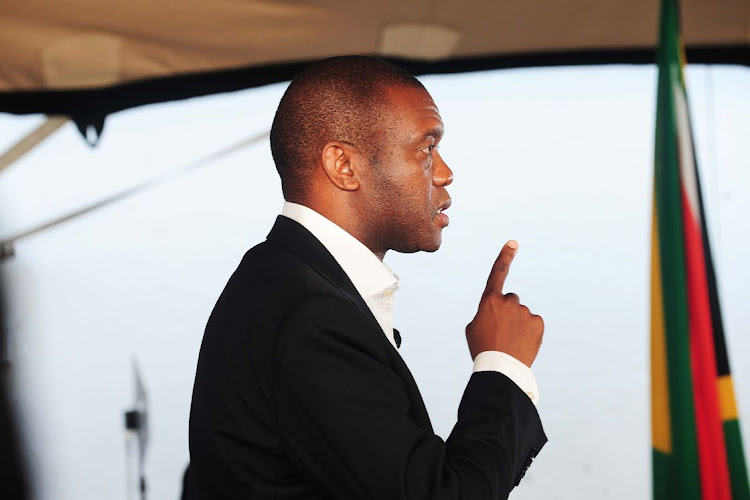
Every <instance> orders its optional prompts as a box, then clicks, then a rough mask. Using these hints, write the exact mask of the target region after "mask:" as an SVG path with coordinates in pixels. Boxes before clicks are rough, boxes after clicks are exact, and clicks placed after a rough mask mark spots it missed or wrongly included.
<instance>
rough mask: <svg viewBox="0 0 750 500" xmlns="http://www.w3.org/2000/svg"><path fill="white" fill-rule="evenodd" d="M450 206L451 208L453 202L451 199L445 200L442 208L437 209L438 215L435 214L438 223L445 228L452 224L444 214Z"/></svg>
mask: <svg viewBox="0 0 750 500" xmlns="http://www.w3.org/2000/svg"><path fill="white" fill-rule="evenodd" d="M450 206H451V200H450V198H449V199H447V200H445V203H443V204H442V205H440V208H438V209H437V213H436V214H435V216H436V218H437V220H438V223H439V224H440V225H441V226H443V227H445V226H447V225H448V224H449V223H450V219H449V218H448V216H447V215H445V214H444V213H443V211H444V210H448V208H449V207H450Z"/></svg>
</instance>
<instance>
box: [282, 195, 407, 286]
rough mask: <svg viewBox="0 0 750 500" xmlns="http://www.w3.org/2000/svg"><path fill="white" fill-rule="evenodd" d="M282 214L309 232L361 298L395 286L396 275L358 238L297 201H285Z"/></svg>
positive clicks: (396, 284)
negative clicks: (329, 254) (334, 260)
mask: <svg viewBox="0 0 750 500" xmlns="http://www.w3.org/2000/svg"><path fill="white" fill-rule="evenodd" d="M281 215H283V216H284V217H288V218H290V219H292V220H294V221H296V222H298V223H299V224H301V225H302V226H303V227H304V228H305V229H307V230H308V231H310V232H311V233H312V234H313V236H315V237H316V238H317V239H318V241H320V242H321V243H322V244H323V246H324V247H326V250H328V251H329V252H330V253H331V255H332V256H333V258H334V259H336V262H338V264H339V265H340V266H341V268H342V269H343V270H344V272H345V273H346V275H347V276H348V277H349V279H350V280H351V281H352V284H353V285H354V287H355V288H356V289H357V292H359V294H360V295H361V296H362V298H363V299H368V298H370V297H372V296H374V295H377V294H379V293H382V292H383V291H385V290H386V289H388V288H392V287H394V289H395V288H398V276H396V275H395V274H394V273H393V271H392V270H391V268H390V267H388V265H386V264H385V263H384V262H382V261H381V260H380V259H378V258H377V257H376V256H375V254H374V253H372V252H371V251H370V249H369V248H367V247H366V246H365V245H364V244H362V242H360V241H359V240H358V239H357V238H355V237H354V236H352V235H351V234H349V233H347V232H346V231H345V230H344V229H342V228H341V227H339V226H337V225H336V224H335V223H333V222H331V221H330V220H328V219H326V218H325V217H324V216H322V215H320V214H319V213H318V212H316V211H315V210H313V209H311V208H308V207H306V206H304V205H299V204H297V203H291V202H288V201H286V202H284V208H283V210H282V211H281Z"/></svg>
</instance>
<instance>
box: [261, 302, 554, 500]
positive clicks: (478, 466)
mask: <svg viewBox="0 0 750 500" xmlns="http://www.w3.org/2000/svg"><path fill="white" fill-rule="evenodd" d="M383 345H384V343H383V342H382V339H379V338H378V337H377V336H375V335H373V329H372V325H370V324H369V321H368V318H366V317H365V316H364V315H363V314H362V312H361V311H359V310H358V309H357V308H356V307H355V306H354V305H353V304H351V303H349V302H347V301H344V300H341V299H338V298H336V297H332V296H327V295H315V296H311V297H307V298H305V299H303V300H302V301H301V302H299V303H297V304H296V305H295V306H294V307H293V308H292V309H291V310H290V311H289V312H288V314H287V315H286V316H285V320H284V322H283V323H282V325H281V327H280V331H279V332H278V337H277V346H276V357H275V366H274V399H275V404H276V416H277V418H278V423H279V430H280V433H281V436H280V437H281V439H282V442H283V443H284V446H285V448H286V452H287V453H288V455H289V457H290V459H291V460H292V461H293V462H294V463H295V465H296V466H297V467H299V469H300V471H301V472H302V473H303V474H304V475H305V476H306V477H307V478H308V480H309V481H310V482H311V483H312V484H313V485H315V486H316V487H317V488H319V489H320V490H321V492H322V493H323V494H324V495H325V496H326V497H330V498H334V499H352V498H363V499H364V498H371V499H393V500H396V499H410V500H421V499H424V500H427V499H430V500H435V499H445V500H448V499H472V500H482V499H493V500H496V499H502V498H507V496H508V494H509V493H510V491H511V489H512V488H513V487H514V486H515V485H516V484H518V481H519V480H520V478H521V477H522V475H523V473H524V472H525V469H526V468H527V467H528V465H529V463H530V461H531V459H533V457H534V456H535V455H536V453H537V452H538V451H539V449H540V448H541V447H542V445H543V444H544V442H545V441H546V437H545V436H544V432H543V430H542V426H541V422H540V421H539V416H538V414H537V412H536V408H535V407H534V405H533V404H532V403H531V401H530V400H529V398H528V397H527V396H526V395H525V394H524V393H523V392H522V391H521V390H520V389H519V388H518V387H517V386H516V385H515V384H514V383H513V382H511V381H510V380H509V379H508V378H507V377H505V376H504V375H502V374H500V373H494V372H480V373H474V374H473V375H472V377H471V379H470V381H469V383H468V385H467V387H466V391H465V393H464V396H463V399H462V401H461V404H460V407H459V411H458V422H457V424H456V426H455V427H454V429H453V431H452V432H451V435H450V437H449V438H448V439H447V441H443V440H442V439H441V438H440V437H438V436H436V435H435V434H433V433H432V432H429V431H427V430H425V429H424V428H421V427H420V426H418V425H416V424H415V422H414V421H413V419H412V418H411V417H410V416H409V408H410V404H411V402H410V400H409V397H408V393H407V390H406V387H405V386H404V383H403V381H402V380H401V378H400V377H399V376H398V375H397V374H396V373H395V372H394V371H393V369H392V368H391V366H390V365H389V362H388V359H387V356H386V355H385V351H384V350H383Z"/></svg>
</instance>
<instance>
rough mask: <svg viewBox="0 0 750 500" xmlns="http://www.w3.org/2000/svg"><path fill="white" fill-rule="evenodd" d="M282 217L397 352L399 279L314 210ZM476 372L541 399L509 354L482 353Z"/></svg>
mask: <svg viewBox="0 0 750 500" xmlns="http://www.w3.org/2000/svg"><path fill="white" fill-rule="evenodd" d="M281 215H283V216H285V217H288V218H290V219H292V220H294V221H296V222H298V223H299V224H301V225H302V226H303V227H304V228H305V229H307V230H308V231H310V232H311V233H312V234H313V236H315V237H316V238H317V239H318V241H320V242H321V243H322V244H323V246H324V247H326V250H328V252H329V253H330V254H331V255H332V256H333V258H334V259H336V262H338V264H339V265H340V266H341V268H342V269H343V270H344V272H345V273H346V275H347V276H348V277H349V279H350V280H351V282H352V284H353V285H354V288H356V289H357V292H359V294H360V295H361V296H362V298H363V299H364V301H365V304H367V307H369V308H370V311H371V312H372V315H373V316H375V319H376V320H377V321H378V324H379V325H380V328H382V329H383V333H384V334H385V336H386V338H387V339H388V341H389V342H390V343H391V345H393V347H394V349H396V348H397V347H396V341H395V339H394V336H393V294H394V292H395V291H396V290H398V276H396V275H395V274H394V273H393V271H392V270H391V268H390V267H388V265H386V264H385V263H384V262H382V261H381V260H380V259H378V258H377V257H376V256H375V254H374V253H372V252H371V251H370V249H369V248H367V247H366V246H365V245H364V244H362V243H361V242H360V241H359V240H358V239H357V238H355V237H354V236H352V235H351V234H349V233H348V232H346V231H345V230H343V229H342V228H340V227H339V226H337V225H336V224H335V223H333V222H331V221H330V220H328V219H326V218H325V217H323V216H322V215H320V214H319V213H318V212H316V211H314V210H312V209H311V208H308V207H306V206H303V205H299V204H297V203H290V202H284V208H283V210H282V211H281ZM474 371H475V372H482V371H496V372H500V373H502V374H503V375H505V376H506V377H508V378H509V379H511V380H512V381H513V382H515V383H516V385H518V387H520V388H521V390H522V391H524V392H525V393H526V394H527V395H528V396H529V398H531V401H533V402H534V404H536V403H537V401H538V400H539V389H538V387H537V384H536V378H535V377H534V374H533V373H532V372H531V369H530V368H529V367H528V366H526V365H525V364H523V363H522V362H520V361H518V360H517V359H516V358H514V357H513V356H511V355H509V354H506V353H504V352H499V351H485V352H480V353H479V354H478V355H477V356H476V358H475V359H474Z"/></svg>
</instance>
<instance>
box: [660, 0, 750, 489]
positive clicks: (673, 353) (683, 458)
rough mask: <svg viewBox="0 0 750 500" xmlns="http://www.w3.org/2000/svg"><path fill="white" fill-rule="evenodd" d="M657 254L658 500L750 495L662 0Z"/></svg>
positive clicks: (679, 76)
mask: <svg viewBox="0 0 750 500" xmlns="http://www.w3.org/2000/svg"><path fill="white" fill-rule="evenodd" d="M657 59H658V65H659V83H658V92H657V112H656V144H655V169H654V207H653V224H652V228H653V230H652V253H651V260H652V262H651V379H652V390H651V413H652V415H651V417H652V440H653V443H652V444H653V453H652V465H653V497H654V500H666V499H679V500H729V499H732V500H750V485H749V484H748V476H747V467H746V465H745V458H744V455H743V451H742V438H741V435H740V427H739V420H738V413H737V405H736V403H735V399H734V389H733V387H732V377H731V373H730V371H729V362H728V358H727V348H726V343H725V340H724V331H723V326H722V321H721V314H720V310H719V298H718V293H717V287H716V276H715V273H714V267H713V263H712V259H711V251H710V247H709V241H708V232H707V229H706V220H705V216H704V211H703V202H702V199H701V191H700V182H699V179H698V170H697V164H696V158H695V151H694V147H693V140H692V134H691V126H690V115H689V113H688V105H687V94H686V89H685V81H684V76H683V67H684V66H685V52H684V48H683V44H682V39H681V37H680V30H679V11H678V5H677V0H662V4H661V25H660V34H659V49H658V55H657Z"/></svg>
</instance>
